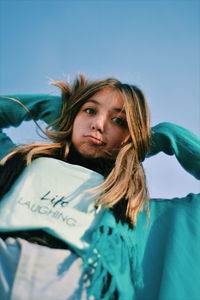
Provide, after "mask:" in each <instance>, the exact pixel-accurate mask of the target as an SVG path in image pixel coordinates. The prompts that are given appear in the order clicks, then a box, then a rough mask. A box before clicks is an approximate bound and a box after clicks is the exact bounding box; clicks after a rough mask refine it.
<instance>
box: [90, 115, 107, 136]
mask: <svg viewBox="0 0 200 300" xmlns="http://www.w3.org/2000/svg"><path fill="white" fill-rule="evenodd" d="M105 124H106V118H105V116H103V115H99V116H97V115H96V116H95V118H93V120H92V124H91V128H92V130H96V131H100V132H103V131H104V129H105Z"/></svg>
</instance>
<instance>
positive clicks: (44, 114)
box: [0, 94, 62, 159]
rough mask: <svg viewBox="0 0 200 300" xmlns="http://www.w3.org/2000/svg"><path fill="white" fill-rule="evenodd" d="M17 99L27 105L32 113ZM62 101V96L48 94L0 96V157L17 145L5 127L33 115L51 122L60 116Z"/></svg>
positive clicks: (18, 123) (15, 124) (30, 117)
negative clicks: (4, 130)
mask: <svg viewBox="0 0 200 300" xmlns="http://www.w3.org/2000/svg"><path fill="white" fill-rule="evenodd" d="M9 98H13V99H16V101H14V100H12V99H9ZM17 101H19V102H21V103H22V104H23V105H25V107H26V108H27V109H28V110H29V111H30V113H31V114H30V113H28V112H27V110H26V109H25V108H24V107H23V106H22V105H20V104H19V103H18V102H17ZM61 102H62V101H61V97H59V96H51V95H46V94H36V95H6V96H0V159H1V158H3V157H4V156H5V155H6V154H7V153H8V152H9V151H10V150H11V149H12V148H13V147H15V144H14V143H13V142H12V140H11V139H10V138H9V137H8V136H7V135H6V134H5V133H4V132H3V131H2V129H3V128H8V127H11V126H13V127H18V126H20V124H21V123H22V122H23V121H29V120H31V119H32V117H33V118H34V119H35V120H43V121H45V122H46V123H47V124H50V123H51V122H53V121H54V120H55V119H56V118H57V117H58V115H59V112H60V110H61Z"/></svg>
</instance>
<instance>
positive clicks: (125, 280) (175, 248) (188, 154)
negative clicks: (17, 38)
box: [0, 95, 200, 300]
mask: <svg viewBox="0 0 200 300" xmlns="http://www.w3.org/2000/svg"><path fill="white" fill-rule="evenodd" d="M13 97H15V98H18V99H20V100H21V101H22V102H23V103H24V104H25V105H26V106H27V107H28V108H29V109H30V110H31V112H32V115H34V118H35V119H36V120H38V119H43V120H44V121H45V122H47V123H49V122H52V121H53V120H54V119H55V118H56V117H57V116H58V114H59V111H60V109H61V98H60V97H56V96H49V95H17V96H16V95H15V96H13ZM29 119H30V116H29V115H28V113H27V112H26V111H25V110H24V109H23V108H22V107H21V106H19V104H17V103H14V102H12V101H11V100H7V99H5V98H0V127H1V128H5V127H9V126H19V125H20V124H21V122H22V121H24V120H29ZM0 143H1V144H0V146H1V148H0V155H1V157H3V156H4V155H5V154H6V153H7V152H8V151H9V149H11V148H12V147H13V146H14V144H13V143H12V141H11V140H10V139H9V137H7V136H6V135H5V134H4V133H3V131H1V133H0ZM159 152H164V153H166V154H167V155H175V156H176V158H177V160H178V161H179V163H180V164H181V165H182V167H183V168H184V169H185V170H186V171H187V172H189V173H190V174H191V175H193V176H194V177H196V178H197V179H200V139H199V138H198V137H196V136H195V135H193V134H192V133H191V132H189V131H188V130H186V129H184V128H182V127H180V126H178V125H175V124H171V123H167V122H165V123H160V124H158V125H157V126H155V127H153V128H152V139H151V149H150V152H149V154H148V157H151V156H153V155H156V154H157V153H159ZM80 255H82V258H83V261H84V263H83V275H84V277H83V278H85V281H87V280H88V282H89V283H90V285H89V287H88V298H89V297H90V296H93V297H94V299H95V300H98V299H105V300H106V299H120V300H129V299H130V300H157V299H159V300H199V299H200V289H199V286H200V194H197V195H195V194H189V195H187V196H186V197H183V198H173V199H151V200H150V220H149V221H148V219H147V217H146V213H145V211H142V212H141V213H140V214H139V215H138V218H137V225H136V227H135V228H134V229H132V228H130V227H129V226H128V225H127V224H122V223H121V222H116V219H115V218H114V216H113V214H112V211H111V210H107V212H106V214H105V215H104V218H103V219H102V222H101V224H100V225H99V227H98V229H97V230H95V231H94V233H93V237H92V243H91V246H90V247H89V249H88V251H87V252H86V253H84V254H80Z"/></svg>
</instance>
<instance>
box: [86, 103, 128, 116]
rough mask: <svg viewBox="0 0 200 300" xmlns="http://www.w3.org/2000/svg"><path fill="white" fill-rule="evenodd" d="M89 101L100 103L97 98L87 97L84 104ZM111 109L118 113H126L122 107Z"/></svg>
mask: <svg viewBox="0 0 200 300" xmlns="http://www.w3.org/2000/svg"><path fill="white" fill-rule="evenodd" d="M89 102H92V103H94V104H97V105H101V103H99V102H98V101H97V100H94V99H88V100H87V101H86V102H85V104H86V103H89ZM112 110H113V111H115V112H118V113H122V114H126V112H125V110H124V109H123V108H118V107H113V108H112Z"/></svg>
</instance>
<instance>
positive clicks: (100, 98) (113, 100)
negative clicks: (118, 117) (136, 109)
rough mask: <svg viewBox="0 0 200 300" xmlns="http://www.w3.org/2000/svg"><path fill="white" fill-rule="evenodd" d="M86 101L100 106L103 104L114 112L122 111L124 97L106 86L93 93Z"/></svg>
mask: <svg viewBox="0 0 200 300" xmlns="http://www.w3.org/2000/svg"><path fill="white" fill-rule="evenodd" d="M86 103H93V104H94V105H97V106H101V105H105V106H108V107H110V108H112V110H114V111H116V112H124V113H125V110H124V99H123V96H122V94H121V93H120V92H119V91H118V90H116V89H113V88H110V87H106V88H103V89H102V90H100V91H98V92H97V93H95V94H94V95H93V96H91V97H90V98H89V99H87V100H86Z"/></svg>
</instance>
